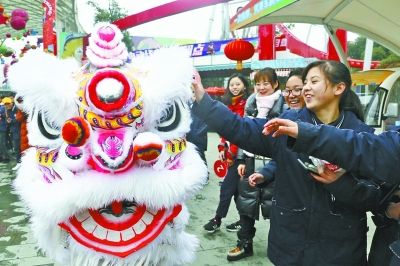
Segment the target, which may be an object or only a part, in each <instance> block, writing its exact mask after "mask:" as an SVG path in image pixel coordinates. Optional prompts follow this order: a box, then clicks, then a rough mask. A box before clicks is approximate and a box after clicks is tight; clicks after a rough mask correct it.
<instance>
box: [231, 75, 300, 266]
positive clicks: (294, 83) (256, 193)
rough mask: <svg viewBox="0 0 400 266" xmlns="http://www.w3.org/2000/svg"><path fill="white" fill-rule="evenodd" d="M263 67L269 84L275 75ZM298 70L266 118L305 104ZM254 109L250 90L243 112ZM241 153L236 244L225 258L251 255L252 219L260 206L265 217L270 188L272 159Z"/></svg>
mask: <svg viewBox="0 0 400 266" xmlns="http://www.w3.org/2000/svg"><path fill="white" fill-rule="evenodd" d="M266 70H267V71H265V74H264V75H263V76H264V79H265V78H266V79H268V81H269V83H272V84H274V83H277V82H278V77H277V75H276V73H275V71H274V70H273V69H268V68H266ZM302 72H303V68H297V69H294V70H292V71H291V72H290V73H289V76H288V79H287V82H286V85H285V89H284V90H283V91H282V96H281V97H280V98H279V99H278V100H277V101H276V102H275V105H274V106H273V107H272V109H271V110H270V111H269V113H268V115H267V118H268V119H272V118H274V117H277V116H279V115H280V114H282V112H283V111H285V110H287V109H289V108H290V109H295V108H302V107H304V106H305V102H304V98H303V96H302V94H301V91H302V89H303V81H302V80H301V74H302ZM259 73H260V72H259ZM259 73H257V74H259ZM257 74H256V76H255V77H254V81H255V83H256V84H257V81H259V80H258V79H260V77H259V76H257ZM257 78H258V79H257ZM257 113H258V112H257V104H256V101H255V93H254V94H252V95H251V96H250V97H249V99H247V102H246V116H247V117H253V118H254V117H257ZM242 151H243V150H242ZM239 154H242V155H243V156H241V155H239ZM241 157H243V158H244V161H245V164H241V165H239V168H238V171H239V175H241V177H242V179H241V180H240V181H239V197H238V199H237V202H236V207H237V209H238V211H239V214H240V216H241V221H242V227H241V229H240V230H239V232H238V241H237V245H236V248H234V249H232V250H230V251H229V252H228V255H227V259H228V260H229V261H236V260H240V259H242V258H245V257H248V256H252V255H253V238H254V236H255V232H256V228H255V227H254V224H255V220H258V219H259V214H260V206H261V214H262V216H263V218H264V219H269V217H270V211H271V206H272V196H273V191H274V180H275V167H276V165H275V162H274V161H273V160H272V161H271V162H269V163H267V162H268V161H269V159H267V160H266V159H265V158H264V157H260V156H255V157H254V156H253V157H249V156H246V155H245V153H244V152H241V149H240V150H239V152H238V158H241ZM266 163H267V164H266ZM256 172H258V173H256ZM251 175H258V178H262V179H263V180H264V182H263V183H260V184H259V185H257V186H251V185H250V184H249V180H248V177H249V176H251Z"/></svg>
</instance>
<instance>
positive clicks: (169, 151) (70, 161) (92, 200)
mask: <svg viewBox="0 0 400 266" xmlns="http://www.w3.org/2000/svg"><path fill="white" fill-rule="evenodd" d="M121 39H122V33H121V32H120V30H119V29H118V28H117V27H116V26H114V25H111V24H107V23H102V24H99V25H96V26H95V28H94V30H93V32H92V34H91V37H90V41H89V46H88V48H87V56H88V58H89V62H88V63H87V64H86V65H84V66H82V67H80V68H79V67H78V65H77V64H75V63H74V62H73V61H72V60H58V59H56V58H55V57H53V56H51V55H48V54H45V53H43V52H40V51H29V52H28V53H27V54H26V55H25V56H24V58H23V59H21V60H20V62H19V63H18V64H14V65H13V66H12V67H10V70H9V74H8V80H9V84H10V86H11V87H12V89H13V90H15V91H16V92H17V94H18V96H19V97H22V98H23V99H24V104H23V105H22V106H21V108H22V110H23V111H25V112H26V113H28V114H29V117H30V120H29V124H28V131H29V133H28V134H29V135H28V136H29V140H30V144H31V145H32V148H30V149H29V150H27V151H26V153H25V156H24V157H23V158H22V163H21V168H20V169H19V171H18V173H17V178H16V179H15V181H14V183H13V187H14V189H15V190H16V192H17V193H18V194H19V196H20V198H21V200H22V201H23V203H24V204H25V206H26V207H27V209H28V211H29V214H30V223H31V228H32V231H33V234H34V236H35V238H36V240H37V246H38V247H39V248H40V249H41V250H42V251H44V253H45V254H46V255H47V256H49V257H51V258H53V259H54V260H56V261H57V262H58V263H61V264H64V265H109V266H111V265H140V266H142V265H183V264H187V263H190V262H192V261H194V259H195V252H196V248H197V247H198V245H199V243H198V239H197V237H195V236H193V235H190V234H188V233H186V232H185V227H186V225H187V224H188V221H189V211H188V209H187V207H186V205H185V201H186V200H187V199H189V198H190V197H191V196H193V195H195V193H197V192H198V191H199V190H200V189H201V188H202V180H203V179H204V178H205V176H206V175H207V169H206V166H205V165H204V163H203V162H202V160H201V159H200V157H199V155H198V154H197V152H196V150H195V147H194V145H193V144H191V143H187V142H186V136H185V135H186V133H187V132H188V130H189V127H190V123H191V118H190V113H189V108H188V105H187V102H188V101H189V99H190V97H191V89H190V85H191V78H192V75H193V66H192V62H191V60H190V58H189V55H188V52H187V50H186V49H184V48H179V47H170V48H162V49H159V50H157V51H155V52H154V54H153V55H151V56H147V57H138V58H135V59H133V60H132V63H129V64H128V63H126V62H125V60H126V59H127V55H128V54H127V51H126V48H125V45H124V44H123V43H122V42H121ZM38 62H40V63H39V64H38ZM32 66H34V67H32Z"/></svg>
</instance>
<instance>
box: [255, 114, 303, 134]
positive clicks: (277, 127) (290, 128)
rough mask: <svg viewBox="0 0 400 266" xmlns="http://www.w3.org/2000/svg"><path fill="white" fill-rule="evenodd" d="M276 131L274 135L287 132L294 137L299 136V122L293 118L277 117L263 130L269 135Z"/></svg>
mask: <svg viewBox="0 0 400 266" xmlns="http://www.w3.org/2000/svg"><path fill="white" fill-rule="evenodd" d="M274 131H275V133H274V134H273V135H272V137H276V136H279V135H282V134H286V135H289V136H291V137H293V138H297V135H298V133H299V128H298V126H297V123H295V122H293V121H291V120H288V119H280V118H276V119H272V120H270V121H268V122H267V123H266V124H265V125H264V130H263V131H262V133H263V134H264V135H269V134H271V133H272V132H274Z"/></svg>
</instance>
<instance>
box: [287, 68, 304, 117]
mask: <svg viewBox="0 0 400 266" xmlns="http://www.w3.org/2000/svg"><path fill="white" fill-rule="evenodd" d="M302 89H303V81H302V80H301V76H291V77H290V78H289V79H288V80H287V82H286V87H285V90H289V91H291V92H290V93H289V95H288V96H283V97H284V98H285V101H286V104H287V105H288V106H289V108H290V109H296V108H303V107H304V106H305V105H306V103H305V102H304V98H303V94H300V95H299V96H294V95H293V92H294V91H298V90H302Z"/></svg>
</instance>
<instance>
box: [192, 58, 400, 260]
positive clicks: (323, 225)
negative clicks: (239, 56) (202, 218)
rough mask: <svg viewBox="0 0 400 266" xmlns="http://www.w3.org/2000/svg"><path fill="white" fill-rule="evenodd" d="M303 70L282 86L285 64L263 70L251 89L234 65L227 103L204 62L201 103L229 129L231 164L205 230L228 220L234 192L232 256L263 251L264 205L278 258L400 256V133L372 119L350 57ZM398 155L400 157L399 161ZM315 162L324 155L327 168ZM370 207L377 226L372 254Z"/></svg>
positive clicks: (197, 83)
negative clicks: (355, 84) (258, 243)
mask: <svg viewBox="0 0 400 266" xmlns="http://www.w3.org/2000/svg"><path fill="white" fill-rule="evenodd" d="M294 72H295V73H291V75H290V76H289V78H288V81H287V83H286V85H285V86H284V88H283V90H282V91H280V90H278V88H279V82H278V80H277V78H276V73H275V71H274V70H273V69H270V68H265V69H263V70H260V71H259V72H258V73H259V74H258V75H257V74H256V75H255V80H254V84H255V92H254V94H253V95H251V96H249V94H248V92H247V85H246V84H247V83H246V82H247V81H243V80H242V79H241V78H240V74H234V75H233V76H231V77H230V79H229V81H228V86H227V88H226V93H225V95H224V97H223V98H222V101H221V102H219V101H216V100H213V99H212V98H211V97H210V96H209V95H207V93H205V90H204V88H203V86H202V83H201V77H200V75H199V73H198V72H197V71H195V79H194V82H193V85H194V93H195V97H196V101H197V105H196V107H194V108H193V110H192V111H193V113H194V115H195V116H196V117H198V118H200V119H201V120H203V121H204V122H205V123H206V124H207V125H208V126H209V127H210V128H211V129H213V130H214V131H215V132H216V133H218V134H219V135H220V136H221V144H220V145H218V150H219V152H220V153H219V157H220V159H221V160H224V161H226V162H227V164H228V174H227V176H226V177H225V179H224V182H223V184H222V186H221V189H220V201H219V205H218V208H217V211H216V215H215V217H214V218H213V219H211V220H210V221H209V222H208V223H207V224H206V225H205V226H204V229H205V230H206V231H207V232H209V233H214V232H216V231H218V230H219V229H220V226H221V219H222V218H224V217H225V216H226V213H227V210H228V208H229V203H230V201H231V199H232V197H234V202H235V203H236V207H237V209H238V212H239V215H240V220H239V221H238V222H237V223H235V224H233V225H230V226H228V227H227V229H228V231H237V232H238V233H237V235H238V242H237V245H236V247H235V248H234V249H232V250H230V251H229V252H228V254H227V259H228V260H230V261H234V260H240V259H242V258H245V257H247V256H251V255H253V249H252V239H253V237H254V235H255V233H256V228H255V227H254V221H255V220H257V219H259V213H260V211H259V205H261V213H262V216H263V217H264V219H270V231H269V236H268V247H267V253H268V258H269V259H270V261H271V262H272V263H273V264H275V265H400V264H399V262H400V260H399V256H398V255H397V254H400V248H398V247H400V241H398V239H399V234H398V232H400V231H399V230H398V223H397V221H398V220H399V217H400V203H399V201H396V199H395V198H399V196H398V195H400V191H399V189H398V179H399V178H398V174H394V170H391V169H395V170H396V171H397V173H398V170H399V169H398V166H397V165H398V159H399V158H400V156H399V154H400V151H399V148H398V147H399V144H400V142H399V140H400V137H399V133H398V132H391V133H385V134H384V135H382V136H379V137H378V136H376V135H374V129H373V128H372V127H370V126H368V125H366V124H365V123H364V115H363V110H362V105H361V102H360V99H359V97H358V96H357V95H356V94H355V93H354V92H353V91H352V90H351V84H352V81H351V75H350V72H349V70H348V68H347V67H346V66H345V65H344V64H342V63H340V62H337V61H328V60H321V61H315V62H313V63H310V64H309V65H308V66H307V67H305V68H304V69H298V70H296V71H294ZM279 94H281V95H279ZM282 99H283V100H285V102H286V104H285V107H283V105H282ZM279 105H281V106H280V111H278V112H276V110H274V109H276V107H277V106H279ZM286 109H288V110H286ZM277 116H279V118H278V119H273V118H274V117H277ZM341 129H346V130H341ZM339 132H340V133H339ZM342 132H344V133H342ZM310 133H311V134H310ZM285 134H287V135H289V136H290V137H289V138H288V137H287V136H285ZM336 134H337V135H338V136H339V139H340V141H339V142H337V141H336ZM295 138H297V139H295ZM396 141H397V143H394V142H396ZM389 144H393V145H395V146H394V147H392V146H390V145H389ZM381 146H382V147H383V148H382V150H381V151H379V154H380V156H381V157H378V156H377V155H376V154H375V155H374V153H375V152H376V150H377V149H380V148H381ZM349 151H352V152H349ZM385 151H387V154H383V153H384V152H385ZM310 155H312V156H315V157H311V156H310ZM388 155H390V156H391V157H392V158H391V160H393V159H394V160H395V161H396V160H397V161H396V162H397V164H396V162H393V165H391V167H389V170H388V169H385V166H386V167H387V162H385V160H383V158H385V157H387V156H388ZM319 158H320V159H319ZM324 160H327V161H324ZM361 160H362V161H363V162H361ZM257 161H261V164H260V163H259V165H261V166H263V167H262V168H261V167H258V168H257V167H256V162H257ZM328 161H329V162H328ZM377 161H379V162H377ZM266 162H268V163H266ZM306 163H309V164H313V163H314V164H316V165H315V166H316V168H317V170H318V171H317V172H318V174H316V173H312V172H311V171H309V170H308V169H307V168H304V166H305V164H306ZM364 165H365V166H364ZM376 166H378V168H381V167H382V172H381V173H379V171H376ZM260 168H261V169H260ZM378 173H379V174H378ZM393 175H395V176H396V177H394V176H393ZM271 184H273V186H272V190H271V189H270V190H267V187H268V185H271ZM266 192H269V198H267V196H265V195H266V194H268V193H266ZM268 200H269V203H268ZM265 207H267V208H265ZM265 209H267V210H268V211H265ZM367 212H371V213H372V214H373V215H374V216H373V221H374V222H375V224H376V225H377V230H376V232H375V234H374V239H373V242H372V246H371V249H370V251H369V257H368V256H367V231H368V230H369V228H368V226H367ZM230 227H231V228H230ZM231 229H236V230H231ZM389 245H390V247H389Z"/></svg>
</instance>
